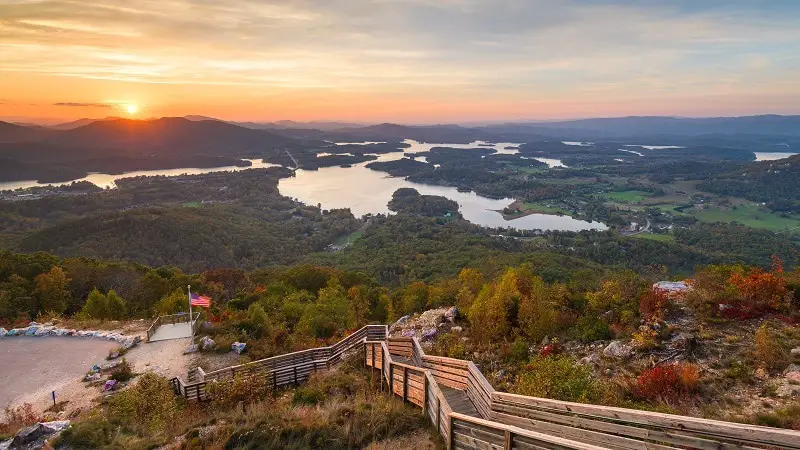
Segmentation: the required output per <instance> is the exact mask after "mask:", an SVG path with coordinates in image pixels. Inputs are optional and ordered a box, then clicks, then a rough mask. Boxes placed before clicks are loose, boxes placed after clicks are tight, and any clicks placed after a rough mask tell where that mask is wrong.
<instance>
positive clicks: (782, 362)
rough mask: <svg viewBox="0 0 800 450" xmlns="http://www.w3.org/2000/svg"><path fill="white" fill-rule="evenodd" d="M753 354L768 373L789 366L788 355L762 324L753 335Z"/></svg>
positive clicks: (765, 325)
mask: <svg viewBox="0 0 800 450" xmlns="http://www.w3.org/2000/svg"><path fill="white" fill-rule="evenodd" d="M754 354H755V357H756V359H757V360H759V361H760V362H761V363H762V364H763V365H764V367H766V368H767V370H769V371H773V372H774V371H777V370H782V369H784V368H786V366H787V365H789V355H788V354H787V353H786V350H784V349H783V347H782V346H781V344H780V343H779V342H778V341H777V339H776V337H775V335H774V333H772V331H770V329H769V328H767V324H762V325H761V326H760V327H759V328H758V330H756V334H755V349H754Z"/></svg>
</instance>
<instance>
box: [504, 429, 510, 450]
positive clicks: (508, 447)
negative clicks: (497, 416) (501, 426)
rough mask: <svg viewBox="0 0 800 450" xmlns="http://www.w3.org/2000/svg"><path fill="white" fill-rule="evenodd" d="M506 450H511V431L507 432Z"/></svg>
mask: <svg viewBox="0 0 800 450" xmlns="http://www.w3.org/2000/svg"><path fill="white" fill-rule="evenodd" d="M504 448H505V450H511V430H506V446H505V447H504Z"/></svg>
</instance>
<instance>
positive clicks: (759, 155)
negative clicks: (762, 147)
mask: <svg viewBox="0 0 800 450" xmlns="http://www.w3.org/2000/svg"><path fill="white" fill-rule="evenodd" d="M753 154H755V155H756V161H776V160H778V159H786V158H789V157H791V156H794V155H797V153H789V152H753Z"/></svg>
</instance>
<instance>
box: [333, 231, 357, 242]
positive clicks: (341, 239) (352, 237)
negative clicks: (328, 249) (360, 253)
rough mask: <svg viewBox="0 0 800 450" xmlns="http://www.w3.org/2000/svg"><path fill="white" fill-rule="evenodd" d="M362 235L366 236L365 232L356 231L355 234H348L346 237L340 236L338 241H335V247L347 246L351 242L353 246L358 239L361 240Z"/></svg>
mask: <svg viewBox="0 0 800 450" xmlns="http://www.w3.org/2000/svg"><path fill="white" fill-rule="evenodd" d="M362 234H364V232H363V231H361V230H358V231H354V232H353V233H350V234H347V235H344V236H339V237H337V238H336V239H334V241H333V245H338V246H342V245H345V244H347V243H348V242H350V243H351V244H352V243H353V242H355V241H356V239H358V238H360V237H361V235H362ZM348 239H349V241H348Z"/></svg>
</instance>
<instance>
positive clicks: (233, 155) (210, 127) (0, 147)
mask: <svg viewBox="0 0 800 450" xmlns="http://www.w3.org/2000/svg"><path fill="white" fill-rule="evenodd" d="M726 136H731V139H730V141H731V142H734V141H735V142H737V146H739V147H742V146H747V145H758V146H760V147H759V149H761V150H763V149H765V148H770V146H773V147H774V146H777V145H783V146H789V147H791V148H796V147H797V146H798V145H800V116H778V115H763V116H747V117H721V118H702V119H687V118H672V117H622V118H598V119H583V120H571V121H562V122H546V123H545V122H536V123H508V124H495V125H486V126H479V127H465V126H460V125H425V126H420V125H398V124H391V123H384V124H379V125H366V126H364V125H358V124H352V123H344V122H294V121H280V122H274V123H262V124H258V123H235V122H226V121H222V120H218V119H214V118H209V117H204V116H187V117H165V118H159V119H150V120H130V119H122V118H116V117H108V118H104V119H98V120H92V119H80V120H77V121H73V122H69V123H65V124H60V125H56V126H53V127H41V126H23V125H17V124H11V123H7V122H0V158H3V159H4V160H5V161H6V163H5V164H3V165H4V167H3V168H2V169H0V172H2V173H0V176H1V177H2V179H3V180H19V179H31V178H30V177H31V175H32V174H36V173H37V170H38V172H41V174H40V176H37V179H43V180H48V181H55V180H60V179H62V178H65V177H66V179H74V178H73V177H74V176H75V174H76V173H82V172H85V171H109V170H113V171H127V170H143V169H166V168H179V167H214V166H223V165H231V164H237V163H239V164H241V162H240V161H239V158H242V157H248V156H250V157H257V156H260V157H267V156H271V155H272V156H274V155H275V154H277V153H284V151H283V150H284V149H285V148H293V147H296V148H300V147H303V148H309V147H315V148H322V147H325V146H328V145H330V144H329V143H327V142H326V141H328V142H330V141H334V142H363V141H388V142H398V141H402V140H403V139H413V140H417V141H423V142H432V143H462V144H463V143H469V142H473V141H476V140H484V141H493V142H543V141H552V140H556V141H557V140H562V139H563V140H592V139H611V140H620V142H622V139H623V138H627V139H634V140H636V139H642V138H647V137H650V138H651V139H650V140H651V141H655V142H653V143H654V144H659V145H664V144H672V145H674V144H675V143H678V144H680V143H682V142H685V141H692V142H698V141H702V140H703V139H709V140H714V141H715V143H716V144H717V145H719V144H720V143H724V145H728V143H727V141H726ZM733 136H735V139H733ZM742 136H750V137H748V138H746V139H745V138H742ZM12 161H13V162H14V164H12ZM187 164H191V165H189V166H187ZM23 169H24V170H23ZM59 173H63V175H62V176H59V175H58V174H59Z"/></svg>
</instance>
